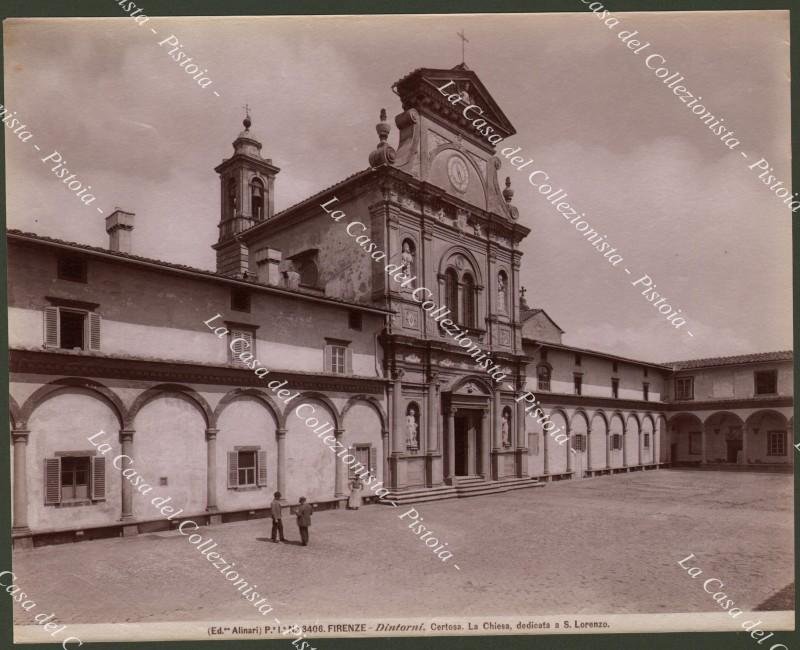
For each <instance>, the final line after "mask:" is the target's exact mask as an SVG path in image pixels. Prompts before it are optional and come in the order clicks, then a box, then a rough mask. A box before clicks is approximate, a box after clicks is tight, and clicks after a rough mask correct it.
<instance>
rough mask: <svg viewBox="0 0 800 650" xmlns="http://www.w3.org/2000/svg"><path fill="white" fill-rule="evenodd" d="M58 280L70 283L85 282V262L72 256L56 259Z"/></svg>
mask: <svg viewBox="0 0 800 650" xmlns="http://www.w3.org/2000/svg"><path fill="white" fill-rule="evenodd" d="M58 279H59V280H69V281H70V282H86V260H85V259H83V258H82V257H76V256H74V255H64V256H62V257H59V258H58Z"/></svg>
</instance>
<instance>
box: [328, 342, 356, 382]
mask: <svg viewBox="0 0 800 650" xmlns="http://www.w3.org/2000/svg"><path fill="white" fill-rule="evenodd" d="M349 345H350V344H349V342H347V341H335V340H333V339H326V345H325V372H330V373H333V374H334V375H349V374H351V373H352V372H353V369H352V366H353V357H352V351H351V350H350V347H349Z"/></svg>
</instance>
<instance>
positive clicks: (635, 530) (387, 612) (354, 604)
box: [14, 470, 793, 624]
mask: <svg viewBox="0 0 800 650" xmlns="http://www.w3.org/2000/svg"><path fill="white" fill-rule="evenodd" d="M791 506H792V477H791V476H787V475H784V474H746V473H745V474H739V473H731V472H694V471H682V470H659V471H651V472H645V473H634V474H626V475H618V476H612V477H602V478H596V479H590V480H584V481H565V482H562V483H556V484H553V485H548V486H547V487H545V488H538V489H534V490H520V491H517V492H511V493H507V494H502V495H496V496H488V497H477V498H472V499H461V500H454V501H440V502H434V503H427V504H420V506H419V508H418V509H419V511H420V513H421V514H422V517H423V518H424V524H425V525H426V526H429V527H430V529H431V530H432V531H433V532H434V533H435V536H436V537H438V538H439V539H440V540H441V541H442V542H445V541H446V542H448V544H449V546H448V548H449V549H452V552H453V554H454V555H453V558H452V559H450V560H448V561H447V562H442V561H440V560H438V559H437V558H436V557H435V556H434V554H433V553H432V552H431V550H430V549H429V548H428V547H426V546H425V545H424V544H423V542H421V541H419V539H418V538H417V537H416V536H415V535H414V534H413V533H412V531H411V530H409V529H408V527H407V525H406V521H407V520H403V521H401V520H399V519H398V515H399V514H401V513H402V512H403V511H404V510H405V509H404V508H398V509H395V508H392V507H386V506H367V507H364V508H361V509H360V510H359V511H357V512H353V511H326V512H318V513H316V514H314V516H313V524H312V527H311V544H310V546H308V547H307V548H303V547H301V546H299V545H294V544H285V545H283V544H272V543H271V542H269V541H267V538H268V536H269V520H263V519H260V520H254V521H248V522H240V523H235V524H225V525H222V526H216V527H209V528H203V529H201V531H199V532H201V533H202V534H203V535H204V537H205V536H211V537H213V538H214V540H215V541H216V542H217V544H218V545H219V546H218V547H217V548H215V549H214V550H215V551H219V552H220V553H221V554H222V556H223V557H224V558H226V559H227V560H228V561H229V562H235V563H236V567H235V569H236V570H238V571H239V572H240V574H241V575H242V577H244V578H245V579H247V580H249V581H250V582H251V583H253V582H255V583H257V584H258V585H259V589H258V591H259V592H261V593H264V594H265V595H267V596H268V597H269V599H270V603H271V604H272V605H273V606H274V608H275V610H274V612H273V614H272V615H273V616H278V617H279V618H283V619H284V620H292V619H293V618H305V619H307V620H308V619H313V618H314V617H316V616H319V617H348V616H351V617H353V616H357V617H358V618H359V619H363V618H367V617H392V616H398V615H403V614H405V615H406V616H411V615H414V616H431V615H501V614H505V615H516V614H520V615H532V614H547V613H565V612H570V613H596V614H601V613H609V614H610V613H635V612H696V611H720V610H719V609H718V607H717V605H716V603H714V601H713V600H711V597H710V595H709V594H707V593H705V592H704V591H703V589H702V580H703V579H705V578H706V577H718V578H719V579H720V580H722V581H723V582H724V583H725V591H726V592H727V593H728V595H729V597H731V598H733V599H734V600H735V601H736V604H737V605H738V606H740V607H742V608H753V607H755V606H756V605H758V604H759V603H762V602H764V601H765V600H767V599H768V598H769V597H770V596H772V595H773V594H775V593H777V592H778V591H780V590H781V589H783V588H785V587H786V586H787V585H788V584H789V583H791V582H792V567H793V548H792V510H791ZM288 523H289V526H287V532H288V538H289V539H290V540H297V539H299V536H298V533H297V528H296V526H295V525H294V522H293V521H291V520H290V521H289V522H288ZM187 540H188V538H187V537H181V536H179V535H178V534H177V533H175V532H168V533H166V532H165V533H158V534H150V535H142V536H139V537H135V538H127V539H111V540H100V541H92V542H83V543H78V544H70V545H62V546H47V547H43V548H38V549H34V550H30V551H19V552H15V554H14V571H15V573H16V574H17V576H18V580H17V583H18V584H19V585H20V586H22V588H23V591H25V592H26V593H28V594H30V595H31V597H32V598H34V599H35V600H36V602H37V603H38V607H37V608H36V609H35V610H34V611H33V612H32V613H31V615H30V616H32V615H33V614H35V613H36V612H42V611H45V610H47V611H48V612H49V611H54V612H57V616H58V618H59V619H61V620H62V621H63V622H65V623H100V622H125V621H141V622H155V621H180V620H224V619H239V620H241V619H262V617H261V616H260V615H259V614H258V612H257V611H256V610H255V609H254V608H253V607H252V605H250V604H248V603H246V602H245V601H244V600H243V599H242V598H241V597H239V596H238V594H237V592H236V590H235V589H234V588H233V587H232V584H231V583H230V582H227V581H226V580H225V579H224V578H223V576H222V575H221V574H220V573H219V571H218V570H217V569H214V567H213V566H212V564H211V563H210V562H208V561H207V560H205V559H204V558H203V557H201V556H200V553H199V552H198V551H197V550H196V549H195V548H194V547H193V546H191V545H190V544H189V542H188V541H187ZM690 553H694V554H695V556H696V558H697V559H696V560H694V563H695V566H699V567H700V568H701V569H703V571H704V577H703V578H702V579H699V580H692V579H691V578H689V576H688V575H687V574H686V571H685V570H683V569H681V568H680V567H679V566H678V565H677V564H676V563H677V561H678V560H680V559H682V558H684V557H686V556H687V555H689V554H690ZM454 563H455V564H458V565H459V567H460V568H461V570H460V571H458V570H456V569H455V568H454V566H453V564H454ZM14 617H15V622H16V623H18V624H24V623H28V622H31V620H30V618H29V617H28V616H26V614H25V613H24V612H22V611H21V610H20V608H19V607H16V606H15V607H14Z"/></svg>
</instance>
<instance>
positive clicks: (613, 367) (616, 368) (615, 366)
mask: <svg viewBox="0 0 800 650" xmlns="http://www.w3.org/2000/svg"><path fill="white" fill-rule="evenodd" d="M611 372H619V363H617V362H616V361H614V362H613V363H612V364H611Z"/></svg>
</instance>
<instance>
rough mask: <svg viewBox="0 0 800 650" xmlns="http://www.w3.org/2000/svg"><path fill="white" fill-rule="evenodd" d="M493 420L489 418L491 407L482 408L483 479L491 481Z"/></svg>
mask: <svg viewBox="0 0 800 650" xmlns="http://www.w3.org/2000/svg"><path fill="white" fill-rule="evenodd" d="M491 424H492V423H491V421H490V419H489V409H488V407H487V408H484V409H482V410H481V458H482V459H483V460H482V461H481V472H482V473H483V480H484V481H490V480H491V479H492V468H491V464H492V456H491V449H490V447H491V439H492V438H491V434H492V428H491Z"/></svg>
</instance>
